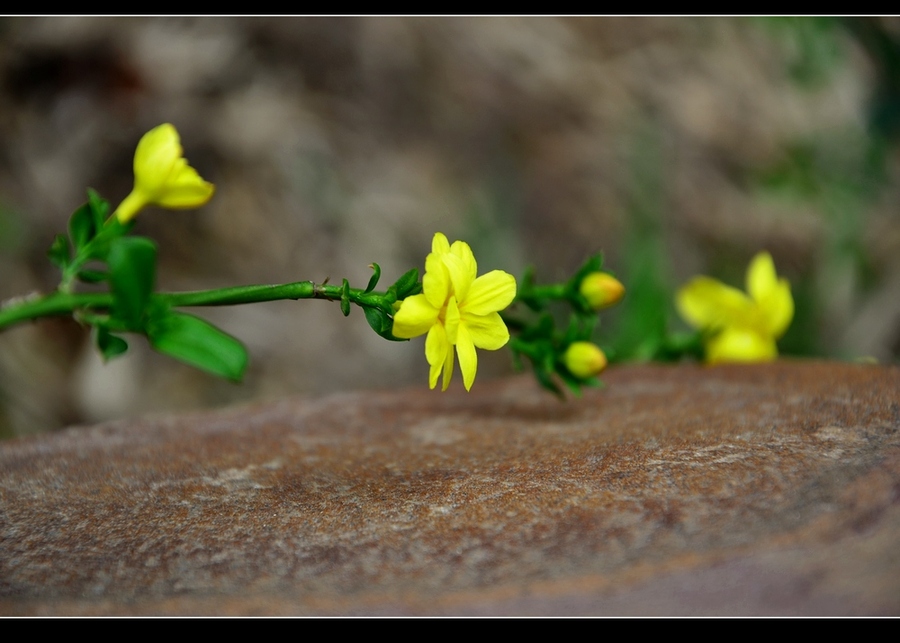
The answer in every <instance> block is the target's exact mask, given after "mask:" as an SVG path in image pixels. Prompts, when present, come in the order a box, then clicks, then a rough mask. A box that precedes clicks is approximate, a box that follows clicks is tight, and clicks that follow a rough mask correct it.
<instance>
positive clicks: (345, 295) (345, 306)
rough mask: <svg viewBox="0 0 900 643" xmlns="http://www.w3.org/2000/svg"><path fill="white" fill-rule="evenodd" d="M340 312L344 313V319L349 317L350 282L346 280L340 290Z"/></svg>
mask: <svg viewBox="0 0 900 643" xmlns="http://www.w3.org/2000/svg"><path fill="white" fill-rule="evenodd" d="M341 312H342V313H344V317H347V316H349V315H350V282H349V281H347V280H346V279H344V286H343V289H342V290H341Z"/></svg>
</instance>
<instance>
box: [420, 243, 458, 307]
mask: <svg viewBox="0 0 900 643" xmlns="http://www.w3.org/2000/svg"><path fill="white" fill-rule="evenodd" d="M435 236H437V235H435ZM450 289H451V283H450V273H449V272H448V271H447V266H445V265H444V260H443V259H442V258H441V255H440V254H438V253H436V252H432V253H430V254H429V255H428V256H427V257H425V276H424V277H422V291H423V293H424V294H425V297H427V298H428V301H429V303H431V305H432V306H434V307H435V308H437V309H438V310H440V309H441V308H443V307H444V304H446V303H447V297H449V296H450Z"/></svg>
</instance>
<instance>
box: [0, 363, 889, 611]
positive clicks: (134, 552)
mask: <svg viewBox="0 0 900 643" xmlns="http://www.w3.org/2000/svg"><path fill="white" fill-rule="evenodd" d="M605 380H606V382H607V387H606V388H605V389H603V390H597V391H591V392H589V393H588V394H587V395H585V397H584V398H582V399H579V400H570V401H568V402H566V403H560V402H558V401H557V400H555V399H554V398H552V397H550V396H548V395H546V394H545V393H543V392H541V391H540V390H538V389H537V388H536V386H535V384H534V383H533V382H532V381H531V380H529V379H528V378H525V377H522V378H513V379H504V380H497V381H494V382H487V381H480V382H478V383H477V384H476V386H475V389H474V392H473V393H470V394H466V393H465V392H463V391H461V390H459V389H453V390H451V391H449V392H448V393H446V394H439V393H436V392H432V391H427V390H425V389H424V388H421V387H420V388H415V389H407V390H397V391H386V392H376V393H373V392H366V393H340V394H335V395H331V396H328V397H324V398H318V399H286V400H283V401H280V402H276V403H271V404H266V405H255V406H248V407H243V408H235V409H230V410H226V411H219V412H205V413H200V414H193V415H177V416H167V417H157V418H146V419H143V420H140V421H128V422H113V423H108V424H103V425H98V426H93V427H74V428H71V429H69V430H66V431H64V432H62V433H58V434H55V435H47V436H41V437H36V438H23V439H18V440H13V441H8V442H5V443H0V613H2V614H6V615H21V614H61V615H72V614H297V615H304V614H311V615H323V614H325V615H328V614H371V615H426V614H427V615H432V614H434V615H439V614H461V615H497V614H510V615H513V614H528V615H605V614H608V615H611V614H617V615H618V614H627V615H642V614H659V615H675V614H695V615H721V614H765V615H797V614H805V615H854V614H864V615H876V614H882V615H897V614H900V554H898V552H897V544H898V542H900V369H898V368H896V367H884V366H868V365H866V366H863V365H849V364H838V363H825V362H803V363H791V362H782V363H777V364H772V365H755V366H728V367H717V368H702V367H696V366H683V365H681V366H669V367H666V366H633V367H617V368H613V369H611V370H610V371H609V372H608V374H607V376H606V377H605Z"/></svg>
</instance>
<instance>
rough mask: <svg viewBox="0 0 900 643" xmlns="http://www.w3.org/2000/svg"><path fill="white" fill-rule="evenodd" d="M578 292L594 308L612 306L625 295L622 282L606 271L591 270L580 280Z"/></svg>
mask: <svg viewBox="0 0 900 643" xmlns="http://www.w3.org/2000/svg"><path fill="white" fill-rule="evenodd" d="M578 292H580V293H581V296H582V297H584V298H585V299H587V302H588V304H590V306H591V308H593V309H594V310H600V309H602V308H608V307H609V306H613V305H615V304H617V303H619V301H621V299H622V297H624V296H625V286H623V285H622V282H621V281H619V280H618V279H616V278H615V277H613V276H612V275H611V274H609V273H607V272H592V273H589V274H588V275H587V276H585V278H584V279H582V280H581V284H579V286H578Z"/></svg>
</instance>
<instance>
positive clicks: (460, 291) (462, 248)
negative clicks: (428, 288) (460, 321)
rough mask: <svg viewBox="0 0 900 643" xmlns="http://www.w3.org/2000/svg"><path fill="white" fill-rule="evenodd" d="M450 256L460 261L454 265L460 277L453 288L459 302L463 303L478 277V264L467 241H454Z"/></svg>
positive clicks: (454, 282)
mask: <svg viewBox="0 0 900 643" xmlns="http://www.w3.org/2000/svg"><path fill="white" fill-rule="evenodd" d="M449 255H450V256H451V257H455V258H456V259H457V260H458V261H455V262H454V263H455V264H456V270H457V271H458V272H459V276H458V278H457V279H455V280H454V281H453V287H454V288H455V290H456V298H457V300H459V301H462V300H464V299H465V298H466V296H467V295H468V293H469V286H470V285H471V284H472V282H473V281H475V277H476V276H477V275H478V262H476V261H475V255H474V254H472V248H471V247H469V244H468V243H466V242H465V241H454V242H453V245H451V246H450V253H449ZM445 259H447V258H445ZM448 267H449V266H448ZM452 278H453V273H452V272H451V279H452Z"/></svg>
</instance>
